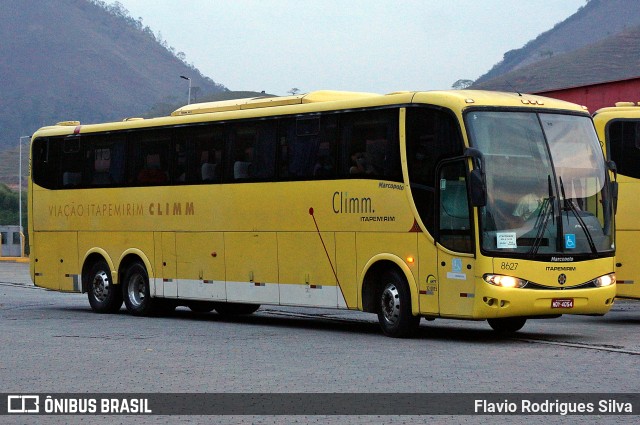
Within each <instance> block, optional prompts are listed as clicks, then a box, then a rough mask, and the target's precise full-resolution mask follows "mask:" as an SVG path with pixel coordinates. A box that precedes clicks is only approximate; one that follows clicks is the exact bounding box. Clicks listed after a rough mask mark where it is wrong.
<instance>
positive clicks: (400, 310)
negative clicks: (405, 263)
mask: <svg viewBox="0 0 640 425" xmlns="http://www.w3.org/2000/svg"><path fill="white" fill-rule="evenodd" d="M382 279H383V289H382V292H380V298H379V306H378V308H379V310H378V322H380V327H381V328H382V332H383V333H384V334H385V335H387V336H390V337H394V338H407V337H410V336H412V335H413V334H414V333H415V332H416V330H417V329H418V327H419V325H420V316H414V315H413V314H412V313H411V292H410V291H409V285H408V284H407V281H406V279H405V278H404V276H402V275H401V274H400V273H399V272H397V271H395V270H392V271H388V272H386V273H384V274H383V276H382Z"/></svg>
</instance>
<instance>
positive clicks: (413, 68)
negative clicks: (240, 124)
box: [106, 0, 586, 95]
mask: <svg viewBox="0 0 640 425" xmlns="http://www.w3.org/2000/svg"><path fill="white" fill-rule="evenodd" d="M106 3H108V4H113V3H114V1H112V0H106ZM119 3H120V4H121V5H122V6H123V7H124V8H125V9H127V10H128V11H129V15H130V16H132V17H133V18H135V19H138V18H142V24H143V25H144V26H148V27H149V28H151V30H152V31H153V33H154V34H156V35H160V37H161V39H162V40H165V41H166V42H167V44H168V45H169V46H171V47H173V48H174V49H175V50H176V52H183V53H184V54H185V55H186V62H187V63H189V64H193V65H194V66H195V67H196V68H197V69H199V70H200V71H201V72H202V73H203V74H204V75H205V76H207V77H209V78H211V79H212V80H214V81H215V82H216V83H219V84H222V85H224V86H226V87H227V88H229V89H230V90H234V91H240V90H250V91H263V90H264V91H265V92H266V93H270V94H275V95H286V94H287V93H288V92H289V91H290V90H291V89H293V88H296V89H298V90H299V92H300V93H306V92H309V91H314V90H348V91H361V92H373V93H390V92H394V91H402V90H411V91H413V90H439V89H449V88H451V86H452V84H453V83H454V82H455V81H457V80H459V79H468V80H475V79H477V78H478V77H480V76H481V75H483V74H485V73H486V72H487V71H489V70H490V69H491V68H492V67H493V65H495V64H496V63H498V62H499V61H501V60H502V57H503V54H504V53H505V52H507V51H509V50H512V49H518V48H520V47H522V46H524V45H525V44H526V43H527V42H528V41H530V40H533V39H534V38H536V37H537V36H538V35H539V34H541V33H543V32H545V31H548V30H550V29H552V28H553V27H554V25H555V24H557V23H559V22H562V21H563V20H565V19H566V18H568V17H569V16H571V15H572V14H574V13H575V12H576V11H577V10H578V9H579V8H580V7H581V6H584V5H585V4H586V0H526V1H522V0H119ZM176 78H179V76H176Z"/></svg>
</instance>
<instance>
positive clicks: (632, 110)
mask: <svg viewBox="0 0 640 425" xmlns="http://www.w3.org/2000/svg"><path fill="white" fill-rule="evenodd" d="M638 114H640V102H638V103H635V102H617V103H616V105H615V106H609V107H606V108H600V109H598V110H597V111H595V112H594V113H593V117H594V119H595V118H596V117H598V116H599V118H600V119H602V118H606V117H611V118H631V117H637V116H638Z"/></svg>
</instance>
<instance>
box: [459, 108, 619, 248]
mask: <svg viewBox="0 0 640 425" xmlns="http://www.w3.org/2000/svg"><path fill="white" fill-rule="evenodd" d="M467 124H468V128H469V133H470V134H469V136H470V143H471V145H472V146H474V147H476V148H478V149H479V150H480V151H481V152H482V153H483V155H484V161H483V166H484V173H485V177H486V184H487V205H486V207H483V208H481V214H480V226H481V245H482V249H483V250H484V251H486V252H491V253H494V254H499V255H500V256H506V257H509V256H528V257H534V258H535V257H537V256H544V257H545V258H547V257H548V256H549V255H551V256H553V255H563V256H584V255H586V256H598V255H601V254H603V253H606V254H609V253H612V252H613V248H614V231H613V214H612V204H611V202H610V195H609V190H608V185H607V172H606V169H605V165H604V161H603V160H602V157H603V155H602V150H601V148H600V144H599V143H598V139H597V136H596V133H595V131H594V128H593V124H592V123H591V121H590V119H589V118H588V117H586V116H578V115H562V114H550V113H535V112H505V111H499V112H498V111H473V112H470V113H469V114H468V115H467Z"/></svg>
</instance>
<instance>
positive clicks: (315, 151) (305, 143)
mask: <svg viewBox="0 0 640 425" xmlns="http://www.w3.org/2000/svg"><path fill="white" fill-rule="evenodd" d="M336 122H337V119H336V115H323V116H314V117H310V118H309V117H300V118H296V119H295V120H289V119H287V120H281V122H280V130H279V134H280V136H279V140H280V177H281V178H282V179H283V180H288V179H293V180H297V179H303V178H304V179H329V178H333V177H335V172H336V167H335V163H336V162H335V152H336V142H337V140H336V139H337V125H336Z"/></svg>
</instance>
